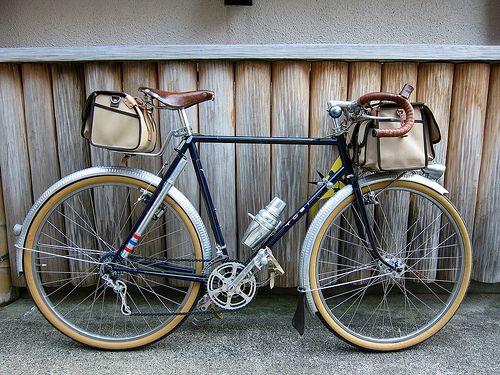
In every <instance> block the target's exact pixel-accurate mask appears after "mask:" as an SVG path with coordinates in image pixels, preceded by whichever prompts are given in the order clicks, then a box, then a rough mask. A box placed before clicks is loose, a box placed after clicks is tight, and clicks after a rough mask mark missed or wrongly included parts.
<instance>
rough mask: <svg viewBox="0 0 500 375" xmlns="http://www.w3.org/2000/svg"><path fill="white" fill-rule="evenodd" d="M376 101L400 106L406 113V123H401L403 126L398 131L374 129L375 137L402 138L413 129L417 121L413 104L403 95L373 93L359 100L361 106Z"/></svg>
mask: <svg viewBox="0 0 500 375" xmlns="http://www.w3.org/2000/svg"><path fill="white" fill-rule="evenodd" d="M374 100H386V101H390V102H394V103H396V104H397V105H399V106H400V107H401V108H402V109H403V110H404V111H405V113H406V119H405V121H403V122H401V126H400V127H399V128H396V129H373V136H374V137H379V138H381V137H401V136H403V135H405V134H406V133H408V132H409V131H410V130H411V128H412V127H413V123H414V121H415V113H414V112H413V107H412V105H411V103H410V102H409V101H408V100H407V99H405V98H404V97H402V96H401V95H397V94H391V93H387V92H371V93H368V94H365V95H363V96H361V97H360V98H359V104H361V105H367V104H370V102H371V101H374Z"/></svg>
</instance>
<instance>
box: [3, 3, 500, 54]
mask: <svg viewBox="0 0 500 375" xmlns="http://www.w3.org/2000/svg"><path fill="white" fill-rule="evenodd" d="M223 4H224V2H223V0H190V1H187V0H150V1H141V0H139V1H138V0H109V1H102V0H85V1H81V0H46V1H42V0H16V1H11V0H0V47H44V46H77V45H122V44H123V45H127V44H129V45H145V44H260V43H264V44H274V43H361V44H366V43H368V44H370V43H381V44H388V43H390V44H392V43H395V44H475V45H494V44H500V26H499V22H498V21H499V20H500V1H499V0H441V1H440V0H397V1H395V0H349V1H344V0H330V1H328V0H309V1H307V0H289V1H286V0H254V5H253V6H251V7H234V6H229V7H228V6H224V5H223Z"/></svg>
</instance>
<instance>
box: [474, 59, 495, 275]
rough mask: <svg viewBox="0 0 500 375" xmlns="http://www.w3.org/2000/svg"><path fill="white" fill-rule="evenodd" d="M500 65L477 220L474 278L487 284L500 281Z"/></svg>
mask: <svg viewBox="0 0 500 375" xmlns="http://www.w3.org/2000/svg"><path fill="white" fill-rule="evenodd" d="M499 108H500V65H498V64H496V65H493V66H492V67H491V76H490V87H489V93H488V106H487V109H486V122H485V127H484V141H483V155H482V158H481V172H480V176H479V181H480V183H479V190H478V194H477V205H476V211H475V219H474V241H473V247H472V248H473V252H472V254H473V262H472V265H473V268H472V277H473V278H474V279H475V280H478V281H481V282H487V283H498V282H500V272H499V269H500V243H499V241H498V238H499V237H500V225H499V224H498V222H499V218H498V213H499V212H500V185H499V183H498V182H499V181H500V147H499V144H498V135H499V134H500V112H499Z"/></svg>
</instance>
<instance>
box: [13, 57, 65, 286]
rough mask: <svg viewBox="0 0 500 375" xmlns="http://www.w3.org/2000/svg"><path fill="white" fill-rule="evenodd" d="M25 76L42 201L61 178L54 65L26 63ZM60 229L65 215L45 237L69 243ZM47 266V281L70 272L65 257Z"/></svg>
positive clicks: (35, 186)
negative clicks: (44, 193) (54, 101)
mask: <svg viewBox="0 0 500 375" xmlns="http://www.w3.org/2000/svg"><path fill="white" fill-rule="evenodd" d="M22 75H23V96H24V113H25V116H26V130H27V135H28V150H29V155H30V167H31V182H32V190H33V196H34V197H35V198H38V197H39V196H40V195H42V193H43V192H44V191H45V190H46V189H47V188H48V187H49V186H51V185H52V184H53V183H54V182H56V181H57V180H59V178H60V172H59V160H58V154H57V135H56V124H55V119H54V105H53V100H52V78H51V74H50V65H47V64H23V65H22ZM56 228H58V229H59V228H60V229H63V228H64V219H63V216H62V214H61V215H58V216H54V219H53V221H51V225H50V226H49V225H47V226H46V227H45V228H43V230H42V233H43V234H42V235H41V238H45V240H48V241H50V240H51V239H52V238H54V239H56V240H57V241H58V242H60V243H65V242H66V240H65V238H64V230H62V231H61V230H58V229H56ZM44 235H45V236H46V237H44ZM42 241H43V240H42ZM54 252H56V251H54ZM45 263H46V264H47V266H46V267H45V268H44V270H46V271H47V273H46V274H44V275H43V280H44V281H55V280H56V279H57V278H58V277H59V274H50V273H49V272H50V271H60V272H65V271H67V270H68V261H67V259H65V258H55V257H53V258H51V259H48V260H47V261H46V262H45Z"/></svg>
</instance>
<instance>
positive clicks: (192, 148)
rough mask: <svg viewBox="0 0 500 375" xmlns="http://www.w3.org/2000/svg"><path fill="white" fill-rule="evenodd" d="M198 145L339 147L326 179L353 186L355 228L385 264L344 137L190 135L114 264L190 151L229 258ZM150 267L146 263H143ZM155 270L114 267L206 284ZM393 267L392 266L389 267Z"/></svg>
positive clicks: (184, 271)
mask: <svg viewBox="0 0 500 375" xmlns="http://www.w3.org/2000/svg"><path fill="white" fill-rule="evenodd" d="M196 143H246V144H266V145H287V144H288V145H306V146H318V145H322V146H336V147H337V148H338V151H339V156H340V159H341V161H342V166H341V167H340V169H339V170H338V171H337V172H336V173H329V174H328V176H327V177H326V179H327V180H328V182H330V183H332V184H336V183H337V182H339V181H342V182H343V183H344V184H351V185H352V187H353V190H354V194H355V197H356V204H355V206H354V207H355V210H356V212H357V215H355V217H356V226H357V227H358V232H359V234H360V237H361V238H364V239H365V240H364V242H365V247H366V250H367V251H368V252H369V253H370V254H371V255H372V256H373V257H374V258H377V259H379V260H381V261H382V262H383V263H386V262H385V261H384V260H383V259H382V258H381V257H380V255H379V254H378V251H377V250H376V246H375V239H374V237H373V233H372V231H371V230H366V231H365V230H364V228H369V226H368V218H367V215H366V210H365V208H364V204H363V195H362V193H361V189H360V187H359V183H358V179H357V177H356V176H355V174H354V171H353V167H352V163H351V160H350V158H349V154H348V152H347V146H346V141H345V138H344V137H343V136H341V137H333V136H332V137H328V138H297V137H291V138H289V137H251V136H211V135H191V136H186V137H185V139H184V143H183V144H182V146H181V147H180V149H178V150H177V156H176V157H175V158H174V160H173V162H172V164H171V165H170V167H169V168H168V170H167V172H165V175H164V176H163V178H162V180H161V182H160V184H159V185H158V187H157V189H156V191H155V193H153V195H152V196H151V197H150V198H149V202H148V204H147V205H146V207H145V209H144V211H143V214H142V215H141V217H140V218H139V220H138V221H137V223H136V224H135V226H134V227H133V228H132V230H131V231H130V234H129V236H128V237H127V238H126V239H125V241H124V242H123V244H122V246H121V247H120V249H119V250H118V251H117V252H116V255H115V260H117V259H118V258H119V256H120V255H119V254H120V253H121V251H122V250H123V248H124V247H125V245H126V244H127V243H128V241H129V239H130V238H131V237H132V234H133V233H134V232H135V230H136V229H137V227H138V225H139V223H140V222H141V221H142V219H144V217H145V215H146V212H147V211H148V209H149V208H150V207H151V205H152V203H153V201H154V200H155V198H156V197H157V196H158V194H159V192H160V191H161V188H162V187H163V186H164V184H165V183H166V181H167V180H168V178H169V177H170V176H171V174H172V172H173V171H174V170H175V168H176V167H177V165H178V164H179V162H180V161H181V159H184V158H186V153H187V152H188V151H189V154H190V156H191V160H192V162H193V167H194V170H195V173H196V177H197V179H198V183H199V185H200V187H201V195H202V197H203V201H204V203H205V207H206V209H207V213H208V218H209V221H210V226H211V228H212V232H213V234H214V238H215V242H216V244H217V245H218V246H219V247H220V248H221V250H222V252H223V254H224V255H227V250H226V244H225V241H224V236H223V234H222V230H221V227H220V225H219V220H218V218H217V214H216V210H215V206H214V203H213V200H212V196H211V194H210V189H209V187H208V183H207V180H206V178H205V174H204V171H203V167H202V164H201V161H200V155H199V152H198V149H197V147H196ZM327 191H328V187H327V184H322V185H321V186H320V187H319V188H318V190H316V192H314V194H313V195H312V196H311V197H309V199H308V200H307V201H306V202H305V203H304V204H303V205H302V207H300V208H299V209H298V210H297V211H296V212H295V213H294V214H292V215H291V216H290V217H289V218H288V219H287V220H286V222H285V223H284V224H283V225H281V226H280V227H279V229H278V230H277V231H276V233H274V234H273V235H272V236H271V237H270V238H269V239H268V240H267V241H266V242H265V243H264V245H263V246H261V247H266V246H267V247H269V248H271V247H272V246H273V245H274V244H275V243H276V242H277V241H278V240H279V239H280V238H281V237H283V235H285V233H286V232H288V230H290V228H291V227H293V226H294V225H295V223H296V222H297V221H298V220H300V218H301V217H302V216H304V215H305V214H306V213H307V211H309V209H310V208H311V207H312V206H313V205H314V204H315V203H317V202H318V201H319V200H320V199H321V197H322V196H323V195H325V194H326V192H327ZM252 258H253V255H252V256H250V257H249V258H248V259H247V260H246V263H248V262H249V261H250V260H251V259H252ZM142 261H143V262H145V264H147V260H145V259H144V260H142ZM154 266H155V268H156V269H158V271H151V270H150V269H131V268H129V267H125V266H122V265H120V264H119V263H118V264H116V263H115V264H114V265H113V268H114V269H115V270H117V271H124V272H128V273H143V274H154V275H161V276H164V277H166V278H175V279H182V280H188V281H201V282H203V281H206V278H207V276H206V275H196V274H193V273H192V272H193V269H192V268H191V267H183V266H178V265H173V264H170V263H163V264H159V263H158V262H157V261H155V263H154ZM388 266H390V265H388Z"/></svg>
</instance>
